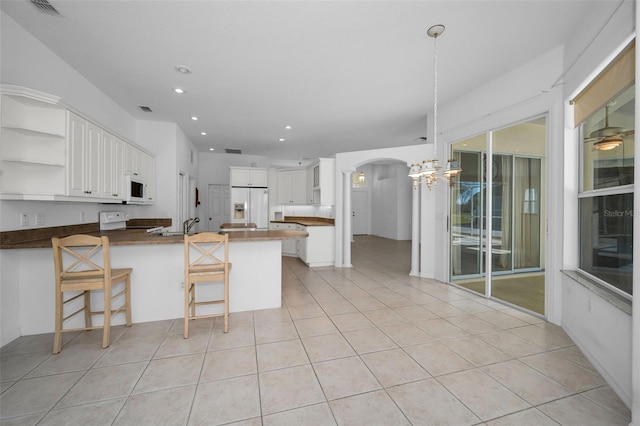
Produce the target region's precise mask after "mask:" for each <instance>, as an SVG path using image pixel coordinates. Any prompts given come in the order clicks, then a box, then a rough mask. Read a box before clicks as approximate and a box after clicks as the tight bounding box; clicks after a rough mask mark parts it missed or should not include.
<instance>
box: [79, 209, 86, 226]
mask: <svg viewBox="0 0 640 426" xmlns="http://www.w3.org/2000/svg"><path fill="white" fill-rule="evenodd" d="M86 218H87V214H86V213H85V212H80V223H84V220H85V219H86Z"/></svg>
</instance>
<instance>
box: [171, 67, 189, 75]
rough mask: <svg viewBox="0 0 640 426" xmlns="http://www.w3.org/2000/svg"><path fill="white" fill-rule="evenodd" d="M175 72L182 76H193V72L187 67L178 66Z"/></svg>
mask: <svg viewBox="0 0 640 426" xmlns="http://www.w3.org/2000/svg"><path fill="white" fill-rule="evenodd" d="M175 70H176V71H178V72H179V73H181V74H191V70H190V69H189V67H188V66H186V65H176V67H175Z"/></svg>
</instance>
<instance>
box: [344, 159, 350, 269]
mask: <svg viewBox="0 0 640 426" xmlns="http://www.w3.org/2000/svg"><path fill="white" fill-rule="evenodd" d="M352 174H353V170H343V171H342V206H343V210H342V213H343V223H342V266H343V267H344V268H351V266H352V265H351V175H352Z"/></svg>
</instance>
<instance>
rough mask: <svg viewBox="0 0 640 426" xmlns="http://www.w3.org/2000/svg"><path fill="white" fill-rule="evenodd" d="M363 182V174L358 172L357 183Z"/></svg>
mask: <svg viewBox="0 0 640 426" xmlns="http://www.w3.org/2000/svg"><path fill="white" fill-rule="evenodd" d="M365 181H366V179H365V177H364V172H360V174H359V175H358V182H360V183H364V182H365Z"/></svg>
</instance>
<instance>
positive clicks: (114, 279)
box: [51, 234, 133, 354]
mask: <svg viewBox="0 0 640 426" xmlns="http://www.w3.org/2000/svg"><path fill="white" fill-rule="evenodd" d="M51 244H52V245H53V261H54V265H55V274H56V318H55V334H54V339H53V353H54V354H57V353H58V352H60V350H61V349H62V333H64V332H69V331H79V330H93V329H97V328H103V330H104V331H103V333H102V347H103V348H106V347H108V346H109V337H110V331H111V317H112V316H113V315H115V314H117V313H120V312H124V313H125V316H126V323H127V327H130V326H131V291H130V290H131V272H132V271H133V269H131V268H118V269H112V268H111V256H110V251H109V238H108V237H93V236H91V235H83V234H78V235H71V236H68V237H64V238H52V239H51ZM121 282H123V283H124V288H123V289H122V290H121V291H120V292H118V293H116V294H113V295H112V289H113V286H114V285H116V284H119V283H121ZM92 290H99V291H103V292H104V308H103V310H102V311H92V310H91V291H92ZM66 292H73V293H77V294H75V295H73V296H71V297H69V298H68V299H66V300H65V295H64V293H66ZM120 296H123V298H124V301H123V304H122V306H120V307H119V308H118V309H112V300H113V299H115V298H117V297H120ZM81 298H84V301H83V300H80V299H81ZM82 302H83V305H82V307H80V308H79V309H77V310H75V311H74V312H73V313H70V314H68V315H67V316H65V314H64V310H65V305H69V308H70V309H73V308H77V307H78V305H81V303H82ZM80 312H84V320H85V326H84V327H82V328H71V329H64V322H65V321H66V320H68V319H70V318H71V317H73V316H75V315H77V314H79V313H80ZM94 315H103V316H104V325H102V326H95V327H94V326H93V325H92V321H91V319H92V317H93V316H94Z"/></svg>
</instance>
